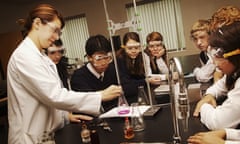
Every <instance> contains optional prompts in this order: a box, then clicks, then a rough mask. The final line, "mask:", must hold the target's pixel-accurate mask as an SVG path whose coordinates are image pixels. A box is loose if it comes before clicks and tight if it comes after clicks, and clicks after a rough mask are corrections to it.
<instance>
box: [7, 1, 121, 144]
mask: <svg viewBox="0 0 240 144" xmlns="http://www.w3.org/2000/svg"><path fill="white" fill-rule="evenodd" d="M63 27H64V21H63V17H62V16H61V15H60V14H59V13H58V12H57V11H56V10H55V9H54V8H53V7H52V6H51V5H47V4H41V5H38V6H37V7H36V8H34V9H33V10H32V11H30V12H29V15H28V18H27V19H26V22H25V25H24V28H25V30H26V33H25V35H24V37H25V38H24V40H23V41H22V42H21V43H20V45H19V46H18V47H17V48H16V50H15V51H14V52H13V54H12V55H11V57H10V60H9V63H8V69H7V82H8V119H9V137H8V143H9V144H38V143H48V144H49V143H53V144H54V143H55V142H54V131H55V130H56V129H58V128H61V127H62V126H64V124H66V123H68V121H69V117H68V114H69V113H68V112H67V111H75V112H82V113H87V114H97V113H98V112H99V109H100V106H101V101H107V100H111V99H114V98H116V97H117V96H119V95H120V94H121V93H122V89H121V87H120V86H110V87H108V88H107V89H105V90H103V91H99V92H89V93H84V92H73V91H68V90H67V89H65V88H62V87H61V81H60V78H59V77H58V74H57V69H56V66H55V64H54V63H53V62H52V61H51V60H50V59H49V58H48V57H47V56H46V55H45V54H44V52H43V48H48V47H49V46H50V45H51V44H52V43H53V42H54V41H55V40H57V39H59V37H60V35H61V29H62V28H63Z"/></svg>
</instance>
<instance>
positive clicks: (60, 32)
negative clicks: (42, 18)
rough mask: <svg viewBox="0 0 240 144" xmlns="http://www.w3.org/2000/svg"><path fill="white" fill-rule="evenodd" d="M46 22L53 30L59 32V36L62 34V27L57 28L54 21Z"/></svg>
mask: <svg viewBox="0 0 240 144" xmlns="http://www.w3.org/2000/svg"><path fill="white" fill-rule="evenodd" d="M46 24H47V25H48V26H49V27H50V28H51V29H52V31H53V32H54V33H55V34H57V35H58V36H59V37H60V36H61V35H62V31H61V29H60V28H57V27H56V26H54V25H53V24H52V23H49V22H46Z"/></svg>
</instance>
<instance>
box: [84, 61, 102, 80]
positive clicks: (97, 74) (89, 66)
mask: <svg viewBox="0 0 240 144" xmlns="http://www.w3.org/2000/svg"><path fill="white" fill-rule="evenodd" d="M87 68H88V69H89V71H90V72H91V73H92V74H93V75H95V76H96V77H97V78H98V79H99V78H100V77H101V76H102V77H103V76H104V72H103V73H101V74H99V73H98V72H96V70H95V69H94V67H93V66H92V64H91V63H88V64H87Z"/></svg>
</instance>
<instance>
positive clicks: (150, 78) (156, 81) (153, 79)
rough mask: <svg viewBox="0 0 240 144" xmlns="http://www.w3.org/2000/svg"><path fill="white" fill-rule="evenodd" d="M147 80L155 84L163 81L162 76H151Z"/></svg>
mask: <svg viewBox="0 0 240 144" xmlns="http://www.w3.org/2000/svg"><path fill="white" fill-rule="evenodd" d="M147 81H148V82H149V83H151V84H153V85H160V82H161V78H160V76H159V77H156V76H155V77H149V78H147Z"/></svg>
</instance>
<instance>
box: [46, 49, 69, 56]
mask: <svg viewBox="0 0 240 144" xmlns="http://www.w3.org/2000/svg"><path fill="white" fill-rule="evenodd" d="M48 53H49V54H51V55H53V54H56V53H58V54H61V55H64V54H65V49H61V50H55V51H49V52H48Z"/></svg>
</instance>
